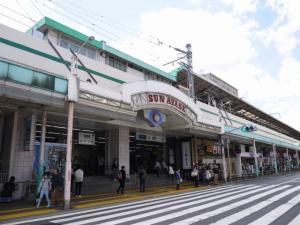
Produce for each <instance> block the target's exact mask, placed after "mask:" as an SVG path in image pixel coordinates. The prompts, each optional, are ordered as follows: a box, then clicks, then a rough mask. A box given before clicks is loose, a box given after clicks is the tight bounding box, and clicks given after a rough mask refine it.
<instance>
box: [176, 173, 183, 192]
mask: <svg viewBox="0 0 300 225" xmlns="http://www.w3.org/2000/svg"><path fill="white" fill-rule="evenodd" d="M175 182H176V190H179V189H180V183H182V178H181V175H180V170H179V169H178V170H176V171H175Z"/></svg>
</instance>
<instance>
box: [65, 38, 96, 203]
mask: <svg viewBox="0 0 300 225" xmlns="http://www.w3.org/2000/svg"><path fill="white" fill-rule="evenodd" d="M93 40H94V37H93V36H90V37H89V38H88V39H87V40H86V42H84V43H83V44H82V45H81V46H80V47H79V49H78V52H77V53H76V55H75V56H73V55H72V63H71V74H70V76H69V77H68V106H69V107H68V108H69V109H68V132H67V133H68V136H67V153H66V165H65V180H64V187H65V188H64V208H65V209H69V208H70V205H71V170H72V163H71V158H72V144H73V121H74V107H75V103H76V102H77V101H78V95H79V80H78V77H77V62H78V53H79V52H80V50H81V48H83V47H84V46H85V45H86V44H87V43H89V42H90V41H93Z"/></svg>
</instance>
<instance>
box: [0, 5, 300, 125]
mask: <svg viewBox="0 0 300 225" xmlns="http://www.w3.org/2000/svg"><path fill="white" fill-rule="evenodd" d="M0 4H1V5H0V12H1V13H2V14H5V15H7V16H9V17H11V18H13V19H17V20H18V21H19V22H15V21H13V20H12V19H9V18H7V17H5V16H3V15H0V21H1V22H2V23H4V24H6V25H8V26H12V27H14V28H16V29H18V30H20V31H25V30H27V29H28V26H32V25H33V24H34V22H33V21H31V20H30V19H28V18H25V17H24V15H25V16H27V17H31V18H32V20H34V21H38V20H39V19H41V18H42V14H43V15H46V16H49V17H51V18H53V19H56V20H58V21H60V22H63V23H64V24H66V25H69V26H71V27H73V28H75V29H77V30H79V31H82V32H84V33H86V34H87V35H94V36H95V37H96V38H97V39H104V40H106V41H107V42H108V44H110V45H112V46H114V47H116V48H118V49H120V50H123V51H125V52H127V53H129V54H131V55H133V56H135V57H138V58H140V59H142V60H144V61H146V62H148V63H150V64H153V65H155V66H157V67H159V68H161V69H163V70H165V71H170V70H172V69H173V68H175V67H177V66H178V65H176V64H175V65H169V66H167V67H164V66H162V65H163V64H164V63H166V62H169V61H171V60H173V59H175V58H176V57H177V53H176V52H175V51H174V50H172V49H171V48H168V47H167V46H168V45H172V46H175V47H179V48H184V46H185V45H186V44H187V43H191V44H192V50H193V57H194V58H193V64H194V70H195V72H197V73H202V72H212V73H214V74H215V75H217V76H219V77H220V78H222V79H224V80H225V81H226V82H228V83H230V84H232V85H233V86H235V87H236V88H238V89H239V95H240V97H243V99H244V100H246V101H248V102H250V103H251V104H253V105H255V106H257V107H259V108H261V109H262V110H264V111H266V112H267V113H280V118H279V116H278V114H274V116H275V117H277V118H278V119H280V120H282V121H283V122H285V123H288V124H289V125H291V126H292V127H294V128H296V129H298V130H300V119H299V118H298V114H299V111H300V92H299V91H298V86H299V85H298V84H300V13H299V12H300V1H298V0H260V1H259V0H185V1H183V0H152V1H140V0H127V1H121V0H110V1H106V0H85V1H79V0H73V1H71V0H65V1H60V0H52V1H48V0H22V1H21V0H18V1H17V0H0ZM3 5H5V6H6V7H9V8H11V9H13V10H15V11H17V12H18V13H19V14H23V16H21V15H18V14H16V13H13V12H12V11H10V10H8V9H6V8H5V7H3ZM37 8H38V9H37ZM20 22H22V23H23V24H21V23H20ZM24 23H25V24H27V26H26V25H24ZM159 42H162V43H163V44H158V43H159Z"/></svg>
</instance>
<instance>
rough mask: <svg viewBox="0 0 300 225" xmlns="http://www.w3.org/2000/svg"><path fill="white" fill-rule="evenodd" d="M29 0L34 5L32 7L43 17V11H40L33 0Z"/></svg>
mask: <svg viewBox="0 0 300 225" xmlns="http://www.w3.org/2000/svg"><path fill="white" fill-rule="evenodd" d="M30 2H31V3H32V5H33V6H34V8H36V10H37V11H38V12H39V13H40V15H41V16H42V17H44V16H45V15H44V13H42V11H41V10H40V9H39V7H38V6H37V5H36V4H35V3H34V1H33V0H30Z"/></svg>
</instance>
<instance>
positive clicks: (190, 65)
mask: <svg viewBox="0 0 300 225" xmlns="http://www.w3.org/2000/svg"><path fill="white" fill-rule="evenodd" d="M186 57H187V65H188V67H187V72H188V79H187V81H188V82H187V83H188V88H189V97H190V98H191V99H195V88H194V75H193V54H192V45H191V44H187V45H186Z"/></svg>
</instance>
